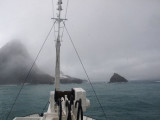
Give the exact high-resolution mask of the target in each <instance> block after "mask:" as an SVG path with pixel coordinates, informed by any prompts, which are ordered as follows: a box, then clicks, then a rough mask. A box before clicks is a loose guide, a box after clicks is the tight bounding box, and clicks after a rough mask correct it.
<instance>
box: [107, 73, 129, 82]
mask: <svg viewBox="0 0 160 120" xmlns="http://www.w3.org/2000/svg"><path fill="white" fill-rule="evenodd" d="M115 82H128V80H127V79H125V78H124V77H122V76H120V75H119V74H117V73H114V74H113V76H112V77H111V78H110V81H109V83H115Z"/></svg>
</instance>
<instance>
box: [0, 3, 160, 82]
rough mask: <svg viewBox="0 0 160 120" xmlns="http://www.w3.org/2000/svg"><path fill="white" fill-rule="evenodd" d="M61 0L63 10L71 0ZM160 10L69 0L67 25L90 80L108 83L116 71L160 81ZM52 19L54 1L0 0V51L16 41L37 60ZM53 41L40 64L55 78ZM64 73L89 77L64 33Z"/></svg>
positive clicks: (142, 5) (155, 6)
mask: <svg viewBox="0 0 160 120" xmlns="http://www.w3.org/2000/svg"><path fill="white" fill-rule="evenodd" d="M56 1H57V0H54V8H56V7H57V6H56ZM63 1H64V4H63V8H64V10H65V7H66V6H65V5H66V1H67V0H63ZM159 6H160V0H70V1H69V8H68V14H67V19H68V21H66V26H67V28H68V30H69V32H70V34H71V36H72V38H73V40H74V42H75V45H76V47H77V50H78V51H79V54H80V56H81V58H82V61H83V63H84V65H85V67H86V70H87V72H88V74H89V76H90V78H91V79H92V80H109V78H110V77H111V75H112V74H113V73H114V72H117V73H119V74H121V75H122V76H124V77H126V78H127V79H129V80H135V79H137V80H139V79H158V78H160V53H159V51H160V7H159ZM54 11H55V10H54ZM55 12H56V11H55ZM63 12H64V11H63ZM51 17H52V1H51V0H0V47H2V46H3V45H4V44H5V43H7V42H8V41H10V40H13V39H18V40H21V41H22V42H23V43H24V44H25V45H26V46H27V48H28V50H29V52H30V53H31V55H32V56H33V57H35V56H36V54H37V52H38V50H39V48H40V46H41V44H42V43H43V41H44V39H45V37H46V35H47V33H48V32H49V29H50V27H51V25H52V23H53V21H52V20H51V19H50V18H51ZM54 40H55V39H54V33H53V32H52V34H51V35H50V37H49V39H48V41H47V43H46V45H45V47H44V49H43V51H42V53H41V54H40V57H39V59H38V61H37V64H38V66H39V67H40V68H42V69H43V70H44V71H45V72H47V73H49V74H51V75H53V74H54V69H55V68H54V67H55V45H54V44H55V43H54ZM61 69H62V71H63V73H64V74H68V75H71V76H74V77H80V78H84V79H85V78H86V76H85V74H84V72H83V69H82V67H81V65H80V63H79V61H78V58H77V56H76V54H75V52H74V49H73V47H72V45H71V43H70V41H69V38H68V36H67V34H66V32H65V33H64V36H63V42H62V46H61Z"/></svg>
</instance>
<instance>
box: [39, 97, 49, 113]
mask: <svg viewBox="0 0 160 120" xmlns="http://www.w3.org/2000/svg"><path fill="white" fill-rule="evenodd" d="M48 104H49V101H48V100H47V103H46V104H45V106H44V108H43V110H42V112H41V114H43V113H44V110H45V109H46V107H47V105H48Z"/></svg>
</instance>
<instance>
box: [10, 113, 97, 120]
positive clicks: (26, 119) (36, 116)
mask: <svg viewBox="0 0 160 120" xmlns="http://www.w3.org/2000/svg"><path fill="white" fill-rule="evenodd" d="M13 120H44V118H43V117H40V116H39V114H34V115H29V116H26V117H16V118H14V119H13ZM46 120H53V119H46ZM54 120H59V119H58V118H57V119H54ZM83 120H95V119H93V118H90V117H87V116H83Z"/></svg>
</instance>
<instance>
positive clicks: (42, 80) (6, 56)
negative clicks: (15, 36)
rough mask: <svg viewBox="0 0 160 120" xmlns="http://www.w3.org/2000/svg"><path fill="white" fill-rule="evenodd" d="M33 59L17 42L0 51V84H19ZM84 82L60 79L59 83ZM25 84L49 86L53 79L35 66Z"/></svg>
mask: <svg viewBox="0 0 160 120" xmlns="http://www.w3.org/2000/svg"><path fill="white" fill-rule="evenodd" d="M33 61H34V60H33V59H32V58H31V56H30V55H29V53H28V51H27V49H26V48H25V46H24V45H23V44H22V43H21V42H19V41H11V42H9V43H7V44H6V45H5V46H3V47H2V48H1V49H0V84H21V83H23V82H24V79H25V77H26V75H27V73H28V71H29V69H30V68H31V65H32V63H33ZM82 82H84V80H81V79H78V78H72V77H66V78H62V79H61V83H82ZM25 83H29V84H50V83H54V77H52V76H50V75H48V74H46V73H44V72H42V71H41V70H40V69H39V68H38V66H37V65H36V64H35V65H34V67H33V69H32V72H31V74H30V75H29V77H28V79H27V81H26V82H25Z"/></svg>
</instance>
